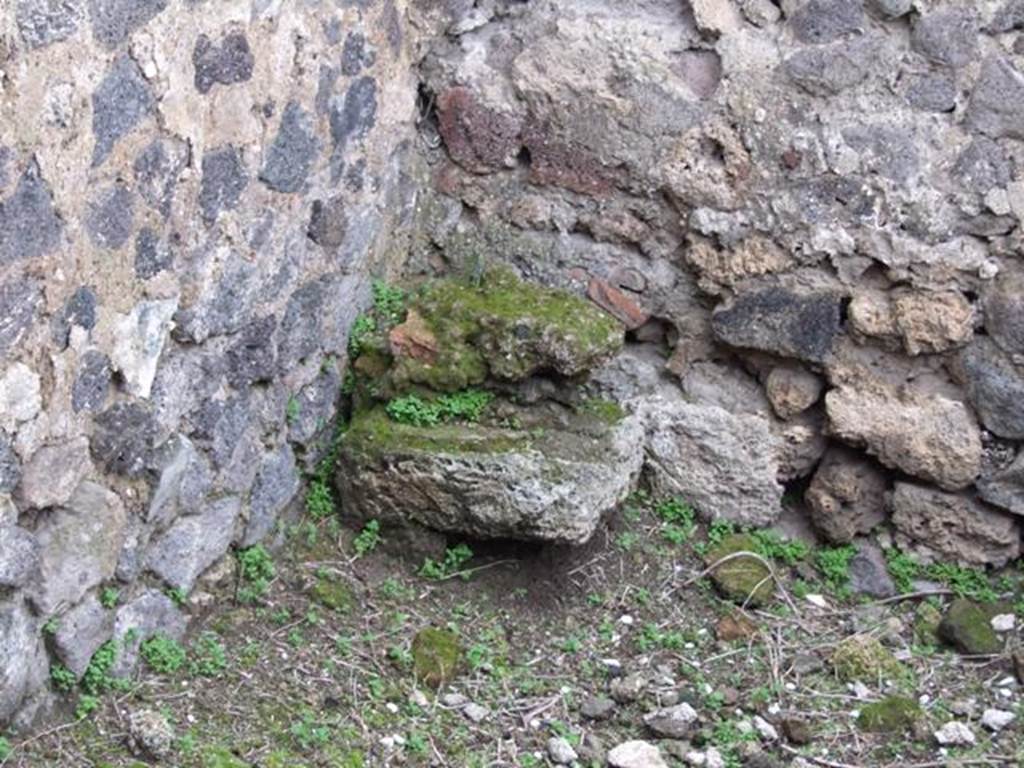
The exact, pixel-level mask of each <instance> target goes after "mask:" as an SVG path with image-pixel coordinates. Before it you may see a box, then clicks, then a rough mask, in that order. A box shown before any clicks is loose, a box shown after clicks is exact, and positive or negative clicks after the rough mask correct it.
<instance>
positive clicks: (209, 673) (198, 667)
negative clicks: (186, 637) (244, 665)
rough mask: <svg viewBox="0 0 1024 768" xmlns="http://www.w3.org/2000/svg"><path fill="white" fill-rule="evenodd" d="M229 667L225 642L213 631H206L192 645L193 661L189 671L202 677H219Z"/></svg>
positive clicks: (190, 663)
mask: <svg viewBox="0 0 1024 768" xmlns="http://www.w3.org/2000/svg"><path fill="white" fill-rule="evenodd" d="M227 668H228V657H227V652H226V651H225V650H224V644H223V643H221V642H220V639H219V638H218V637H217V635H215V634H213V633H212V632H204V633H203V634H201V635H200V636H199V638H198V639H197V640H196V641H195V643H194V644H193V645H192V661H191V662H189V671H190V672H191V673H192V674H193V675H199V676H200V677H217V675H219V674H220V673H221V672H223V671H224V670H225V669H227Z"/></svg>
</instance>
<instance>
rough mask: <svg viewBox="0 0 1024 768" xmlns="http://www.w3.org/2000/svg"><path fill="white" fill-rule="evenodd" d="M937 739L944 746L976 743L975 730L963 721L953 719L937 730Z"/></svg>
mask: <svg viewBox="0 0 1024 768" xmlns="http://www.w3.org/2000/svg"><path fill="white" fill-rule="evenodd" d="M935 741H937V742H938V743H939V745H940V746H943V747H960V746H971V745H973V744H974V743H975V741H976V739H975V737H974V731H972V730H971V729H970V728H968V727H967V726H966V725H964V724H963V723H958V722H957V721H955V720H953V721H952V722H949V723H946V724H945V725H944V726H942V727H941V728H940V729H939V730H937V731H936V732H935Z"/></svg>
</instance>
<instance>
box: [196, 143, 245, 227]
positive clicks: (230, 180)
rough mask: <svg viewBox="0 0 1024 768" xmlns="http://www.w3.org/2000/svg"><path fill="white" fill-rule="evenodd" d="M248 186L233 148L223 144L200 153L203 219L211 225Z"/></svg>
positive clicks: (243, 167)
mask: <svg viewBox="0 0 1024 768" xmlns="http://www.w3.org/2000/svg"><path fill="white" fill-rule="evenodd" d="M247 186H249V174H248V173H247V172H246V169H245V163H244V162H243V161H242V156H241V155H240V154H239V152H238V150H237V149H235V147H232V146H227V147H222V148H220V149H215V150H212V151H210V152H207V153H206V154H205V155H203V180H202V184H201V186H200V190H199V209H200V211H201V212H202V215H203V221H205V222H206V223H207V224H212V223H213V222H214V221H216V220H217V216H219V215H220V213H221V211H229V210H232V209H234V208H235V207H236V206H237V205H238V201H239V200H241V198H242V192H244V191H245V188H246V187H247Z"/></svg>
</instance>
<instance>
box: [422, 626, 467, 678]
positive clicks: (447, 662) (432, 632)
mask: <svg viewBox="0 0 1024 768" xmlns="http://www.w3.org/2000/svg"><path fill="white" fill-rule="evenodd" d="M412 660H413V671H414V672H415V673H416V679H417V680H419V681H420V682H422V683H423V684H424V685H429V686H430V687H432V688H440V687H441V686H442V685H444V684H445V683H448V682H450V681H451V680H452V678H454V677H455V674H456V673H457V672H458V669H459V664H460V662H461V661H462V647H461V645H460V644H459V638H458V637H457V636H456V635H455V633H454V632H449V631H448V630H446V629H437V628H436V627H428V628H427V629H423V630H420V631H419V632H418V633H417V634H416V637H415V638H413V641H412Z"/></svg>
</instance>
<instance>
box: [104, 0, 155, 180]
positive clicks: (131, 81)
mask: <svg viewBox="0 0 1024 768" xmlns="http://www.w3.org/2000/svg"><path fill="white" fill-rule="evenodd" d="M163 2H166V0H163ZM154 105H155V100H154V97H153V93H152V91H151V90H150V88H149V84H148V83H147V82H146V79H145V77H143V75H142V72H141V70H140V69H139V65H138V64H136V63H135V60H134V59H133V58H132V57H131V56H129V55H128V54H123V55H121V56H119V57H117V58H116V59H115V60H114V63H113V64H112V65H111V66H110V69H109V70H108V71H107V74H106V75H105V76H104V78H103V80H102V81H101V82H100V84H99V85H98V86H97V87H96V91H95V92H94V93H93V95H92V133H93V139H94V142H95V143H94V145H93V152H92V164H93V166H94V167H95V166H98V165H100V164H102V163H103V162H104V161H105V160H106V159H107V157H108V156H109V155H110V153H111V152H112V151H113V149H114V147H115V146H116V145H117V143H118V142H119V141H120V140H121V139H123V138H124V137H125V136H127V135H128V134H129V133H131V132H132V131H134V130H135V128H136V126H138V124H139V123H141V122H142V121H143V119H145V118H146V117H147V116H148V115H149V114H151V113H152V112H153V108H154Z"/></svg>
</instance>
